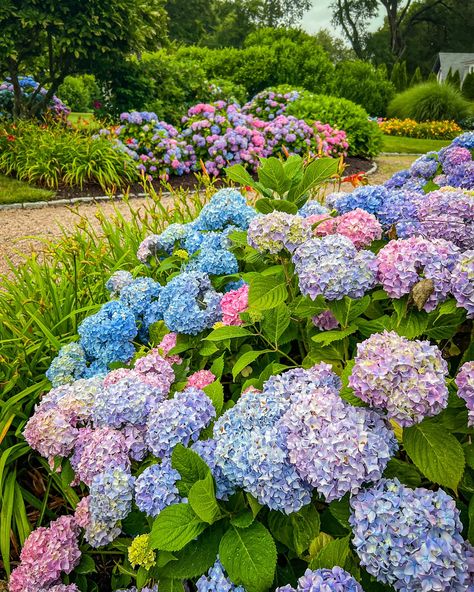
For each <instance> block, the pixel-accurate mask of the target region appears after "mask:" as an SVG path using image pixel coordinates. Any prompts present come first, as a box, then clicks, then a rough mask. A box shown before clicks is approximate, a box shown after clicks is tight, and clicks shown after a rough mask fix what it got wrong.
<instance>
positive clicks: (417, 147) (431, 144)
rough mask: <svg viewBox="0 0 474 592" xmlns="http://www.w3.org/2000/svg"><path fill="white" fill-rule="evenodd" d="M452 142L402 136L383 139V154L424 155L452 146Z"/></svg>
mask: <svg viewBox="0 0 474 592" xmlns="http://www.w3.org/2000/svg"><path fill="white" fill-rule="evenodd" d="M451 142H452V140H422V139H419V138H404V137H402V136H385V135H384V137H383V143H382V151H383V152H406V153H408V154H424V153H425V152H429V151H430V150H436V151H437V150H440V149H441V148H443V146H448V145H449V144H451Z"/></svg>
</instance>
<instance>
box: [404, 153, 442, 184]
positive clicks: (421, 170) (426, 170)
mask: <svg viewBox="0 0 474 592" xmlns="http://www.w3.org/2000/svg"><path fill="white" fill-rule="evenodd" d="M438 166H439V163H438V160H437V158H436V152H429V153H428V154H424V155H423V156H420V157H419V158H417V159H416V160H415V162H414V163H413V164H412V165H411V167H410V174H411V175H413V176H414V177H423V178H424V179H431V178H432V177H434V175H435V174H436V171H437V170H438Z"/></svg>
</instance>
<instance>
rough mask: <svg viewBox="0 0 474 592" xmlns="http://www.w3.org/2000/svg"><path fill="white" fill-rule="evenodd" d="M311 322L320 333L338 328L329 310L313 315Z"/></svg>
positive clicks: (336, 321)
mask: <svg viewBox="0 0 474 592" xmlns="http://www.w3.org/2000/svg"><path fill="white" fill-rule="evenodd" d="M311 322H312V323H313V325H314V326H315V327H317V328H318V329H320V330H321V331H331V330H332V329H337V328H338V327H339V321H338V320H337V319H336V317H335V316H334V315H333V314H332V312H331V311H330V310H324V311H323V312H320V313H319V314H317V315H315V316H314V317H313V318H312V319H311Z"/></svg>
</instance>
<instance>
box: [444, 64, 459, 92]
mask: <svg viewBox="0 0 474 592" xmlns="http://www.w3.org/2000/svg"><path fill="white" fill-rule="evenodd" d="M446 84H450V85H451V86H453V87H454V88H455V89H456V90H459V88H460V87H461V76H460V75H459V70H454V71H453V70H451V68H450V69H449V72H448V75H447V76H446Z"/></svg>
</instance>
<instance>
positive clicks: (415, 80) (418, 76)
mask: <svg viewBox="0 0 474 592" xmlns="http://www.w3.org/2000/svg"><path fill="white" fill-rule="evenodd" d="M422 82H423V74H422V73H421V69H420V66H417V67H416V70H415V71H414V72H413V76H412V77H411V80H410V86H416V85H417V84H421V83H422Z"/></svg>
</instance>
